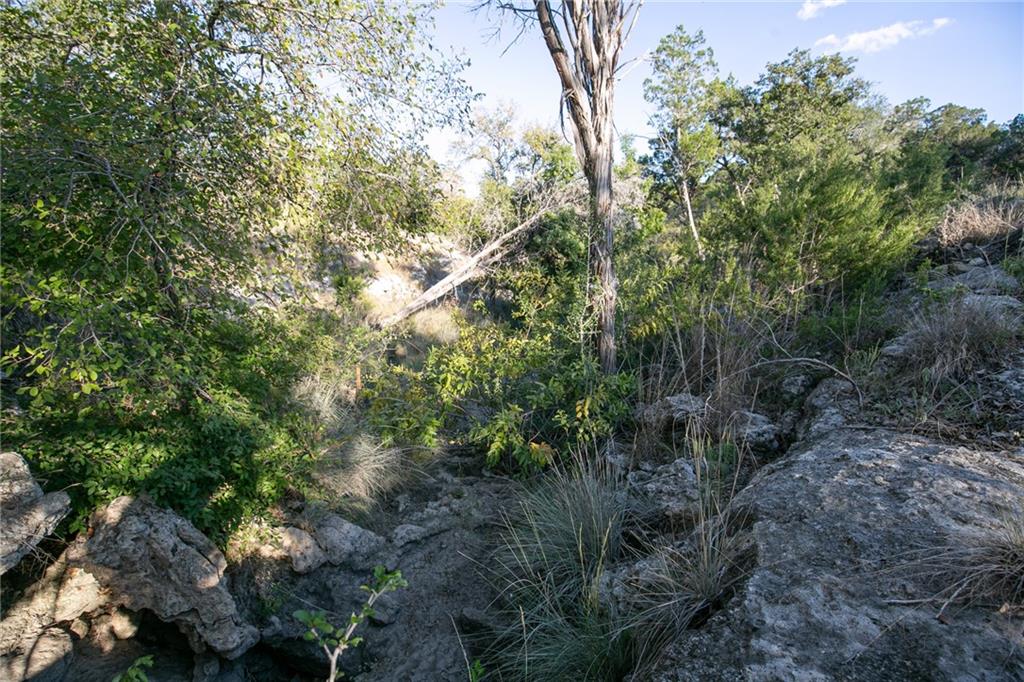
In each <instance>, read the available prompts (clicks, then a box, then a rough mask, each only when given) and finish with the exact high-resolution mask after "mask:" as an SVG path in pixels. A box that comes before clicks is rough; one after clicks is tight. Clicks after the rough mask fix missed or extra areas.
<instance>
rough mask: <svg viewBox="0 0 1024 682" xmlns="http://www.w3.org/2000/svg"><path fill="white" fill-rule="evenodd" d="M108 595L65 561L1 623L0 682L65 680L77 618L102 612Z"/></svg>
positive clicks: (10, 608) (52, 568) (8, 611)
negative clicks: (43, 673) (63, 625)
mask: <svg viewBox="0 0 1024 682" xmlns="http://www.w3.org/2000/svg"><path fill="white" fill-rule="evenodd" d="M108 600H109V594H108V593H107V592H106V591H105V590H104V589H103V588H102V587H101V586H100V584H99V583H98V582H97V581H96V579H95V578H94V577H93V576H92V575H91V574H89V573H87V572H86V571H82V570H78V569H75V568H71V567H69V566H68V565H67V561H66V560H65V558H64V557H63V556H62V557H61V558H60V559H58V560H57V562H56V563H54V564H53V565H51V566H50V567H49V568H48V569H47V570H46V572H45V574H44V576H43V578H42V579H41V580H39V581H38V582H36V583H35V584H33V585H32V586H31V587H30V588H29V589H28V590H27V591H26V592H25V594H24V595H23V596H22V597H21V598H20V599H19V600H18V601H17V602H15V603H14V604H10V605H5V606H6V610H5V613H4V618H3V620H2V621H0V679H3V680H19V681H20V680H24V679H34V678H35V676H38V675H41V674H42V671H44V670H46V671H48V672H47V676H43V677H39V679H54V680H56V679H61V676H62V675H64V674H65V673H66V672H67V670H68V667H69V665H70V663H71V660H72V657H73V652H72V640H71V637H70V635H68V633H67V632H66V631H65V630H64V629H63V628H62V627H61V624H67V625H68V626H69V629H71V628H70V625H71V623H72V622H74V621H75V620H76V619H77V618H78V617H79V616H81V615H82V614H86V613H91V612H93V611H96V610H98V609H100V608H102V607H103V605H104V604H106V603H107V601H108Z"/></svg>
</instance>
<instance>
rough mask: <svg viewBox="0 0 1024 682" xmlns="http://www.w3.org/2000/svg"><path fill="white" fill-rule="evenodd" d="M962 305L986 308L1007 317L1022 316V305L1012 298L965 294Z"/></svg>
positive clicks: (1023, 306) (1023, 313)
mask: <svg viewBox="0 0 1024 682" xmlns="http://www.w3.org/2000/svg"><path fill="white" fill-rule="evenodd" d="M964 305H968V306H974V307H978V308H988V309H989V310H992V311H994V312H996V313H997V314H1000V315H1004V316H1007V317H1020V316H1024V303H1021V302H1020V301H1018V300H1017V299H1016V298H1014V297H1013V296H996V295H989V294H967V295H966V296H964Z"/></svg>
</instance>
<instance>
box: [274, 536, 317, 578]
mask: <svg viewBox="0 0 1024 682" xmlns="http://www.w3.org/2000/svg"><path fill="white" fill-rule="evenodd" d="M281 548H282V549H283V550H284V552H285V554H287V555H288V559H289V560H290V561H291V564H292V570H294V571H295V572H296V573H309V572H310V571H312V570H314V569H316V568H319V567H320V566H322V565H323V564H324V562H326V561H327V555H326V554H324V552H323V550H322V549H320V546H319V545H317V543H316V540H314V539H313V536H312V535H310V534H309V533H307V532H306V531H304V530H302V529H300V528H293V527H288V528H285V529H284V530H282V531H281Z"/></svg>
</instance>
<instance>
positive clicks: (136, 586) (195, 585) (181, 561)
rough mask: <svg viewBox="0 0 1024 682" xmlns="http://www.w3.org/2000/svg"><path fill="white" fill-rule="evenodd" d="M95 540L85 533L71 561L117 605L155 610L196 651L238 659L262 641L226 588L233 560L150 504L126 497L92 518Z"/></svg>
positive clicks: (188, 526)
mask: <svg viewBox="0 0 1024 682" xmlns="http://www.w3.org/2000/svg"><path fill="white" fill-rule="evenodd" d="M90 525H91V527H92V529H93V534H92V537H88V538H87V537H85V536H80V537H79V538H78V539H77V540H76V541H75V542H74V543H73V544H72V545H71V546H70V547H69V548H68V551H67V556H68V562H69V564H70V565H71V566H74V567H78V568H80V569H83V570H85V571H88V572H89V573H90V574H92V575H93V576H94V577H95V578H96V580H97V581H98V582H99V583H100V584H101V585H103V587H104V588H106V589H107V590H108V591H109V592H110V594H111V600H112V601H113V602H114V603H117V604H120V605H122V606H125V607H127V608H129V609H131V610H133V611H138V610H140V609H149V610H150V611H152V612H153V613H155V614H156V615H157V616H158V617H159V618H160V619H161V620H164V621H166V622H173V623H175V624H177V625H178V627H179V628H180V629H181V630H182V631H183V632H185V633H186V635H188V637H189V641H190V643H191V645H192V647H193V649H195V650H196V651H197V652H200V651H203V650H205V648H206V647H209V648H211V649H213V651H215V652H216V653H218V654H220V655H221V656H224V657H226V658H236V657H238V656H240V655H241V654H242V653H244V652H245V651H246V650H247V649H249V648H250V647H251V646H252V645H253V644H255V643H256V641H257V639H258V633H257V631H256V628H254V627H252V626H251V625H249V624H248V623H246V622H244V621H243V620H242V618H241V617H240V616H239V614H238V610H237V608H236V606H235V601H234V599H233V598H232V596H231V594H230V593H229V592H228V590H227V586H226V578H225V576H224V571H225V569H226V568H227V562H226V561H225V559H224V555H223V554H221V552H220V550H218V549H217V548H216V547H215V546H214V544H213V543H212V542H210V540H209V539H207V537H206V536H205V535H203V534H202V533H200V532H199V531H198V530H196V528H195V526H193V525H192V524H191V523H189V522H188V521H186V520H185V519H183V518H181V517H180V516H178V515H177V514H174V513H173V512H171V511H169V510H166V509H161V508H160V507H157V506H156V505H154V504H152V503H151V502H149V501H147V500H144V499H135V498H132V497H119V498H117V499H116V500H114V501H113V502H111V503H110V504H109V505H107V506H106V507H103V508H101V509H99V510H97V511H96V512H94V513H93V515H92V517H91V518H90Z"/></svg>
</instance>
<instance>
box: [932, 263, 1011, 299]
mask: <svg viewBox="0 0 1024 682" xmlns="http://www.w3.org/2000/svg"><path fill="white" fill-rule="evenodd" d="M954 266H960V267H959V269H961V270H962V271H961V272H960V274H958V275H956V276H954V277H950V278H941V279H937V280H935V281H933V282H930V283H929V284H928V286H929V287H930V288H932V289H951V288H954V287H958V286H959V287H963V288H966V289H968V290H970V291H973V292H974V293H976V294H993V295H998V294H1015V293H1017V292H1019V291H1020V290H1021V285H1020V282H1018V281H1017V278H1016V277H1014V276H1013V275H1010V274H1009V273H1007V272H1006V271H1005V270H1003V268H1002V267H1000V266H998V265H987V266H986V265H982V266H980V267H978V266H977V265H972V264H970V263H968V264H966V265H963V264H961V263H954Z"/></svg>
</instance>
